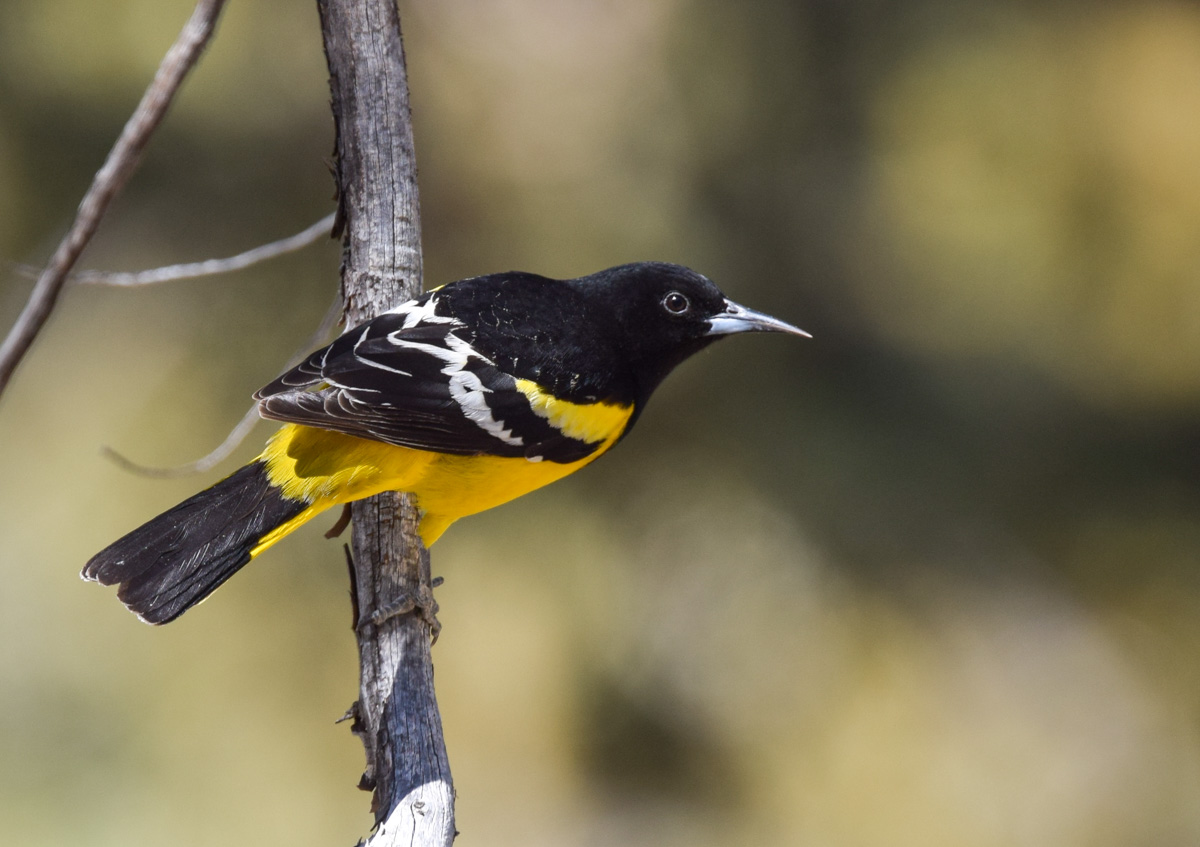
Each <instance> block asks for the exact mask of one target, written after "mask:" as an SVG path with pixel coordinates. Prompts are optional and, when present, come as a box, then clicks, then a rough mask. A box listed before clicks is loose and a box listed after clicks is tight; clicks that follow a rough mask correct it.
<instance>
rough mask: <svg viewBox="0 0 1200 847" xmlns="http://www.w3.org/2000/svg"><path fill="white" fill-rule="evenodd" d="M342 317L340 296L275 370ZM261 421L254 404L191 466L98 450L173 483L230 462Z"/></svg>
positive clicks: (295, 359) (296, 359) (301, 355)
mask: <svg viewBox="0 0 1200 847" xmlns="http://www.w3.org/2000/svg"><path fill="white" fill-rule="evenodd" d="M322 223H324V221H322ZM214 261H221V260H214ZM341 316H342V296H341V294H340V293H339V294H338V296H337V297H335V298H333V303H332V304H331V305H330V307H329V308H328V309H327V310H326V311H325V317H323V318H321V323H320V324H318V325H317V328H316V329H315V330H313V334H312V335H310V336H309V337H308V339H306V340H305V342H304V344H303V345H302V346H301V347H300V349H298V350H297V351H296V352H295V353H294V354H293V355H292V358H291V359H289V360H288V362H287V364H286V365H284V366H283V367H282V368H279V369H278V370H279V372H281V373H282V372H283V371H286V370H290V369H291V368H293V367H294V366H296V365H298V364H300V362H301V361H303V360H304V359H305V358H306V357H307V356H308V355H309V353H311V352H312V350H313V348H314V347H320V346H321V343H322V342H324V341H325V340H326V339H327V338H329V334H330V333H331V332H333V328H334V327H335V326H337V324H338V321H339V320H340V318H341ZM260 420H262V416H261V415H259V413H258V403H254V404H252V405H251V406H250V408H249V409H247V410H246V413H245V414H244V415H242V419H241V420H240V421H238V422H237V424H236V425H235V426H234V427H233V429H232V430H230V432H229V435H227V436H225V440H224V441H222V442H221V443H220V444H219V445H217V447H216V449H215V450H213V451H212V452H211V453H209V454H208V455H206V456H201V457H200V458H199V459H196V460H195V461H193V462H188V463H186V464H183V465H176V466H174V467H169V468H156V467H152V466H150V465H141V464H138V463H137V462H135V461H133V460H132V459H130V458H127V457H126V456H124V455H122V454H121V453H118V452H117V451H116V450H114V449H113V448H111V447H102V448H101V450H102V451H103V453H104V455H105V456H107V457H108V458H109V459H111V460H112V461H113V462H115V463H116V464H117V465H119V466H120V467H121V468H123V469H125V470H127V471H129V472H130V473H135V474H138V475H139V476H148V477H153V478H155V479H173V478H175V477H180V476H190V475H191V474H198V473H204V472H205V471H207V470H209V469H211V468H214V467H216V466H217V465H219V464H220V463H221V462H223V461H225V460H226V459H227V458H229V455H230V454H231V453H232V452H233V451H234V450H236V449H237V448H238V447H239V446H240V445H241V443H242V442H243V441H245V440H246V436H247V435H249V434H250V432H251V430H253V429H254V425H255V424H257V423H258V422H259V421H260Z"/></svg>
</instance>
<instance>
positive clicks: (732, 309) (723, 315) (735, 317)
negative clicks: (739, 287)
mask: <svg viewBox="0 0 1200 847" xmlns="http://www.w3.org/2000/svg"><path fill="white" fill-rule="evenodd" d="M708 323H709V330H708V332H706V333H705V335H732V334H733V333H735V332H786V333H788V334H790V335H802V336H804V337H805V338H812V336H811V335H809V334H808V333H807V332H805V331H804V330H802V329H800V328H799V327H795V326H792V325H791V324H789V323H784V322H783V321H781V320H779V319H778V318H773V317H771V316H770V315H764V314H763V313H762V312H756V311H754V310H753V309H747V308H746V307H745V306H739V305H738V304H737V303H734V302H733V301H732V300H726V301H725V311H723V312H719V313H717V314H715V315H713V316H712V317H711V318H709V319H708Z"/></svg>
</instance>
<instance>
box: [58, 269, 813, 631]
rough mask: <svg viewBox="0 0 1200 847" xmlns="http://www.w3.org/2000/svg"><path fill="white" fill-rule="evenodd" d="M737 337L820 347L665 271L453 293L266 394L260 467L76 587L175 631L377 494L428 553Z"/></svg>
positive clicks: (506, 281)
mask: <svg viewBox="0 0 1200 847" xmlns="http://www.w3.org/2000/svg"><path fill="white" fill-rule="evenodd" d="M742 332H781V333H788V334H792V335H799V336H805V337H811V336H809V334H808V333H806V332H805V331H804V330H801V329H799V328H797V327H795V326H792V325H791V324H789V323H786V322H784V321H782V320H779V319H777V318H773V317H771V316H769V315H766V314H763V313H761V312H756V311H754V310H752V309H748V308H746V307H744V306H740V305H738V304H737V303H734V302H733V301H732V300H730V299H728V298H727V297H726V296H725V295H724V294H722V293H721V291H720V289H718V288H717V286H716V285H715V284H714V283H713V282H712V281H711V280H709V279H708V278H707V277H705V276H702V275H701V274H699V273H697V272H696V271H693V270H691V269H689V268H686V267H684V266H682V265H676V264H669V263H665V262H638V263H633V264H627V265H620V266H617V267H612V268H608V269H607V270H602V271H599V272H597V273H593V274H589V275H587V276H581V277H578V278H575V279H567V280H558V279H550V278H548V277H544V276H539V275H537V274H533V273H526V272H519V271H509V272H504V273H495V274H489V275H486V276H478V277H473V278H470V279H464V280H459V281H457V282H452V283H448V284H446V285H443V286H441V287H439V288H435V289H432V290H430V291H427V292H425V293H424V294H422V295H420V296H418V297H417V298H416V299H413V300H410V301H408V302H406V303H403V304H401V305H399V306H397V307H395V308H394V309H391V310H390V311H387V312H384V313H383V314H381V315H379V316H378V317H376V318H374V319H373V320H369V321H367V322H365V323H363V324H361V325H359V326H356V327H353V328H351V329H349V330H347V331H345V332H344V333H343V334H342V335H341V336H340V337H339V338H338V339H337V340H336V341H334V342H333V343H331V344H329V345H327V346H326V347H323V348H321V349H320V350H317V351H316V352H315V353H312V354H311V355H310V356H308V357H307V358H306V359H304V360H303V361H302V362H301V363H300V364H299V365H297V366H296V367H294V368H292V369H290V370H288V371H287V372H286V373H284V374H283V375H282V376H280V377H278V378H277V379H276V380H275V381H273V382H271V383H270V384H269V385H267V386H265V387H264V388H262V389H260V390H259V391H257V392H256V393H255V395H254V397H255V400H256V401H257V402H258V411H259V414H260V415H261V416H262V417H264V418H267V419H269V420H274V421H280V422H282V423H283V426H282V427H281V428H280V429H279V430H277V431H276V432H275V434H274V435H272V436H271V437H270V439H269V440H268V441H267V444H266V448H265V449H264V450H263V452H262V453H261V454H260V455H259V456H258V457H256V458H255V459H254V460H253V461H251V462H250V463H249V464H247V465H245V466H244V467H242V468H240V469H239V470H237V471H235V472H234V473H232V474H231V475H230V476H228V477H226V478H225V479H223V480H221V481H220V482H218V483H216V484H215V485H213V486H212V487H210V488H208V489H206V490H204V491H201V492H200V493H198V494H196V495H194V496H192V497H190V498H189V499H187V500H185V501H183V502H182V503H180V504H179V505H177V506H175V507H174V508H172V509H169V510H168V511H166V512H164V513H163V514H161V515H159V516H157V517H155V518H153V519H151V520H150V521H148V522H147V523H145V524H143V525H142V526H140V527H138V528H137V529H135V530H133V531H132V532H130V533H129V534H127V535H125V536H124V537H122V538H120V539H119V540H117V541H115V542H114V543H112V544H111V545H109V546H108V547H106V548H105V549H104V550H102V551H100V552H99V553H97V554H96V555H95V556H94V557H92V559H91V560H90V561H88V563H87V565H86V566H85V567H84V569H83V572H82V574H81V576H82V577H83V578H84V579H87V580H94V581H96V582H99V583H101V584H103V585H118V586H119V588H118V593H117V596H118V598H119V599H120V600H121V601H122V602H123V603H124V604H125V605H126V606H127V607H128V608H129V609H130V610H131V611H133V612H134V613H135V614H137V615H138V617H140V618H141V619H142V620H144V621H146V622H147V623H152V624H163V623H167V622H169V621H172V620H175V619H176V618H178V617H179V616H180V615H182V614H183V613H184V612H186V611H187V610H188V609H190V608H191V607H193V606H195V605H196V604H198V603H199V602H201V601H202V600H204V599H205V598H207V597H208V596H209V595H210V594H211V593H212V592H213V591H215V590H216V589H217V588H218V587H219V586H220V585H221V584H223V583H224V582H225V581H226V580H227V579H229V578H230V577H231V576H233V574H234V573H236V572H237V571H238V570H240V569H241V568H242V567H243V566H244V565H246V564H247V563H249V562H250V561H251V560H252V559H254V558H256V557H258V556H259V555H261V554H262V553H263V552H264V551H265V550H267V549H268V548H269V547H271V546H272V545H274V544H275V543H276V542H278V541H279V540H280V539H281V538H283V537H284V536H286V535H288V534H289V533H291V532H292V531H293V530H295V529H296V528H298V527H299V526H301V525H302V524H304V523H306V522H307V521H309V520H311V519H312V518H313V517H314V516H316V515H317V514H319V513H321V512H323V511H324V510H326V509H329V508H331V507H333V506H337V505H340V504H345V503H349V502H351V501H354V500H359V499H362V498H365V497H370V496H372V495H375V494H379V493H381V492H384V491H403V492H408V493H410V494H412V495H413V496H414V497H415V501H416V506H417V509H418V510H419V514H420V525H419V533H420V536H421V540H422V542H423V543H424V544H425V545H426V546H427V547H428V546H431V545H432V544H433V543H434V542H436V541H437V540H438V538H440V537H441V535H442V533H443V532H445V531H446V529H447V527H449V526H450V525H451V524H452V523H453V522H454V521H456V520H458V519H459V518H462V517H465V516H467V515H472V514H475V513H478V512H482V511H484V510H486V509H491V508H493V507H495V506H499V505H501V504H503V503H506V502H508V501H510V500H513V499H514V498H516V497H520V496H521V495H523V494H526V493H528V492H530V491H533V490H534V489H537V488H541V487H542V486H544V485H547V484H549V483H551V482H554V481H556V480H558V479H561V478H563V477H565V476H567V475H568V474H571V473H574V472H575V471H577V470H579V469H580V468H582V467H584V466H585V465H587V464H589V463H591V462H593V461H595V460H596V459H597V458H598V457H600V456H601V455H603V454H604V453H606V452H608V451H609V450H610V449H611V448H612V447H613V446H614V445H615V444H616V443H617V442H619V441H620V440H621V439H622V438H624V437H625V436H626V435H628V434H629V431H630V430H631V429H632V427H633V425H634V423H636V422H637V420H638V418H639V417H640V415H641V414H642V411H643V410H644V409H645V406H646V402H647V401H648V400H649V398H650V395H651V394H652V393H653V392H654V390H655V388H657V387H658V385H659V384H660V383H661V382H662V381H663V379H664V378H665V377H666V376H667V375H668V374H669V373H670V372H671V371H672V370H674V368H675V367H676V366H677V365H679V364H680V363H681V362H683V361H684V360H685V359H687V358H688V357H690V356H692V355H693V354H695V353H697V352H699V351H700V350H702V349H704V348H705V347H707V346H708V345H710V344H712V343H713V342H715V341H717V340H719V339H721V338H724V337H726V336H729V335H733V334H735V333H742Z"/></svg>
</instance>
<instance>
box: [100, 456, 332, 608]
mask: <svg viewBox="0 0 1200 847" xmlns="http://www.w3.org/2000/svg"><path fill="white" fill-rule="evenodd" d="M307 506H308V504H307V503H305V502H304V501H303V500H289V499H287V498H285V497H283V496H282V493H281V492H280V490H279V489H278V488H276V487H274V486H272V485H271V482H270V479H269V478H268V477H267V469H266V465H265V464H264V463H262V462H260V461H256V462H251V463H250V464H248V465H246V466H245V467H244V468H242V469H241V470H239V471H237V472H235V473H234V474H232V475H231V476H228V477H226V478H225V479H223V480H221V481H220V482H218V483H217V484H216V485H214V486H213V487H212V488H209V489H206V490H204V491H201V492H200V493H199V494H197V495H196V496H194V497H191V498H189V499H187V500H184V501H183V502H182V503H180V504H179V505H178V506H176V507H175V508H173V509H171V510H170V511H167V512H164V513H163V514H161V515H159V516H158V517H157V518H154V519H153V520H152V521H150V522H148V523H145V524H143V525H142V526H140V527H138V528H137V529H135V530H134V531H133V532H131V533H129V534H128V535H126V536H125V537H124V538H122V539H120V540H119V541H116V542H115V543H113V544H111V545H109V546H108V547H106V548H105V549H104V550H101V551H100V552H99V553H97V554H96V555H95V556H93V557H92V560H91V561H90V562H88V563H87V566H86V567H85V568H84V569H83V574H82V576H83V578H84V579H94V580H95V581H96V582H99V583H102V584H104V585H115V584H118V583H119V584H120V586H121V588H120V590H119V591H118V592H117V596H118V597H119V598H120V599H121V601H122V602H123V603H124V604H125V605H126V606H128V607H129V608H130V609H131V610H132V611H134V612H136V613H137V615H138V617H140V618H141V619H142V620H144V621H146V622H147V623H154V624H161V623H167V622H169V621H173V620H175V618H177V617H179V616H180V615H182V614H183V613H184V612H186V611H187V610H188V609H190V608H191V607H192V606H195V605H196V604H197V603H199V602H200V601H201V600H203V599H204V598H205V597H207V596H208V595H209V594H211V593H213V592H214V591H216V590H217V587H218V586H219V585H221V583H223V582H224V581H225V580H227V579H229V577H231V576H233V575H234V574H235V573H237V571H238V569H239V568H241V567H242V566H243V565H245V564H246V563H247V562H249V561H250V551H251V550H253V549H254V547H255V546H256V545H257V544H258V542H259V540H260V539H261V538H263V536H265V535H266V534H267V533H269V532H270V531H271V530H273V529H275V528H276V527H277V526H279V525H280V524H283V523H285V522H287V521H289V520H291V519H292V518H294V517H296V516H297V515H299V514H300V513H301V512H303V511H304V510H305V508H307Z"/></svg>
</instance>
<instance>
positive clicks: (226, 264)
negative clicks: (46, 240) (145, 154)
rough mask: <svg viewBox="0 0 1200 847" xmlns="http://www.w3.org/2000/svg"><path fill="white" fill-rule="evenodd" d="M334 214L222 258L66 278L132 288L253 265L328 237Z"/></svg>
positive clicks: (33, 272)
mask: <svg viewBox="0 0 1200 847" xmlns="http://www.w3.org/2000/svg"><path fill="white" fill-rule="evenodd" d="M335 217H337V212H330V213H329V214H328V215H326V216H325V217H323V218H321V220H319V221H317V222H316V223H315V224H312V225H311V226H309V227H308V228H307V229H305V230H303V231H301V232H298V233H296V234H295V235H289V236H288V237H287V238H281V239H279V240H278V241H272V242H271V243H270V244H262V245H259V246H258V247H255V248H254V249H252V250H247V251H245V252H244V253H238V254H237V255H236V256H228V257H226V258H224V259H205V260H204V261H203V262H186V263H183V264H178V265H165V266H164V267H161V268H150V269H148V270H144V271H90V270H89V271H76V272H75V273H72V274H68V275H67V281H68V282H72V283H75V284H79V285H113V286H118V287H121V288H132V287H134V286H138V285H154V284H156V283H159V282H174V281H176V280H180V279H196V278H197V277H202V276H215V275H216V274H224V273H231V272H232V271H240V270H244V269H245V268H248V267H251V266H252V265H257V264H258V263H259V262H265V261H267V260H268V259H274V258H275V257H277V256H282V255H284V254H286V253H293V252H295V251H296V250H299V249H301V248H303V247H307V246H308V245H310V244H312V243H313V242H314V241H316V240H318V239H319V238H321V237H322V236H326V237H328V236H329V233H330V230H331V229H332V228H333V219H334V218H335ZM12 268H13V270H14V271H16V272H17V273H19V274H21V275H22V276H28V277H37V276H38V275H39V274H40V273H41V272H42V271H41V268H37V267H34V266H33V265H22V264H17V263H15V262H14V263H13V265H12Z"/></svg>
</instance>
